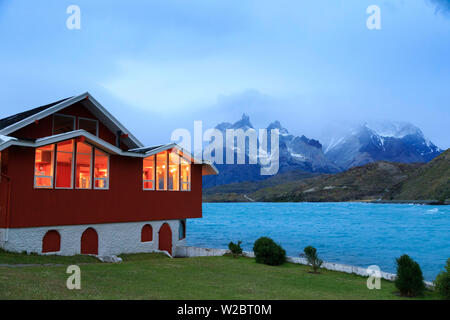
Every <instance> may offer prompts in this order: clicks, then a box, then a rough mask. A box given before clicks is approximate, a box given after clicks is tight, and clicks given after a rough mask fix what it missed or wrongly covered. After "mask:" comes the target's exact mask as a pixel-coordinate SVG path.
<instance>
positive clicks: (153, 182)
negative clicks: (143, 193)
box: [142, 180, 155, 191]
mask: <svg viewBox="0 0 450 320" xmlns="http://www.w3.org/2000/svg"><path fill="white" fill-rule="evenodd" d="M146 182H152V186H153V188H146V187H145V183H146ZM142 188H143V190H147V191H150V190H155V180H143V185H142Z"/></svg>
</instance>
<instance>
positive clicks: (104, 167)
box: [94, 149, 109, 189]
mask: <svg viewBox="0 0 450 320" xmlns="http://www.w3.org/2000/svg"><path fill="white" fill-rule="evenodd" d="M94 188H95V189H108V188H109V156H108V155H107V154H106V153H103V152H101V151H100V150H98V149H95V164H94Z"/></svg>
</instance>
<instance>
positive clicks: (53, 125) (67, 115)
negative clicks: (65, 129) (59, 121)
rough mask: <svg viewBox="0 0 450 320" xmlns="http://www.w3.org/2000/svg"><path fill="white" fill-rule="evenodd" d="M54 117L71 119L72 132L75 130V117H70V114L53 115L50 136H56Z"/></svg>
mask: <svg viewBox="0 0 450 320" xmlns="http://www.w3.org/2000/svg"><path fill="white" fill-rule="evenodd" d="M55 116H58V117H66V118H72V119H73V130H72V131H74V130H76V124H77V117H76V116H72V115H70V114H63V113H54V114H53V117H52V135H55V134H56V133H55ZM69 132H70V131H69ZM58 134H61V133H58Z"/></svg>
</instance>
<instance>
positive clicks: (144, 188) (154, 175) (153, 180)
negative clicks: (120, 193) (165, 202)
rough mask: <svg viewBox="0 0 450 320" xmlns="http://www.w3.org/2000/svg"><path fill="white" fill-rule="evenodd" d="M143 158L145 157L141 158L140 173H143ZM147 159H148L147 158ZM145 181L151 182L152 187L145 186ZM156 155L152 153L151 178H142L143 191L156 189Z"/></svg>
mask: <svg viewBox="0 0 450 320" xmlns="http://www.w3.org/2000/svg"><path fill="white" fill-rule="evenodd" d="M145 159H146V158H144V159H143V160H142V173H144V163H145ZM147 161H148V160H147ZM146 182H152V186H153V188H146V187H145V183H146ZM155 182H156V155H153V179H150V180H144V179H142V190H144V191H153V190H156V183H155Z"/></svg>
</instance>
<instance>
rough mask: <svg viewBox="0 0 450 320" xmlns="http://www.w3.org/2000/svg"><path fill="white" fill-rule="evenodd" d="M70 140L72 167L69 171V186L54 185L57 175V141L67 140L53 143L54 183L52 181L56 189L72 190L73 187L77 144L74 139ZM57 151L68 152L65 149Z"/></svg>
mask: <svg viewBox="0 0 450 320" xmlns="http://www.w3.org/2000/svg"><path fill="white" fill-rule="evenodd" d="M71 140H72V143H73V151H72V168H71V172H70V179H71V181H70V183H71V187H70V188H65V187H57V186H56V179H57V176H58V162H57V161H58V143H61V142H64V141H67V140H64V141H61V142H57V143H55V144H54V145H55V163H54V166H55V183H54V189H58V190H64V189H65V190H73V188H74V186H75V183H74V182H75V162H76V161H77V158H76V144H77V142H76V140H73V139H71ZM59 152H62V153H67V154H70V152H67V151H59Z"/></svg>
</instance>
